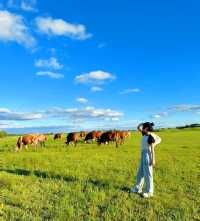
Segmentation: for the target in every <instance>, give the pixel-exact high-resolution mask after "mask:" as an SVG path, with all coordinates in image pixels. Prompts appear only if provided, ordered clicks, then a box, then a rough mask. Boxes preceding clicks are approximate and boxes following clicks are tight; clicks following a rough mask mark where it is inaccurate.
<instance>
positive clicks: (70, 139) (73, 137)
mask: <svg viewBox="0 0 200 221" xmlns="http://www.w3.org/2000/svg"><path fill="white" fill-rule="evenodd" d="M79 140H80V134H79V133H76V132H73V133H69V134H68V135H67V141H66V142H65V143H66V144H67V145H69V144H70V143H73V144H74V145H75V147H76V145H77V143H78V141H79Z"/></svg>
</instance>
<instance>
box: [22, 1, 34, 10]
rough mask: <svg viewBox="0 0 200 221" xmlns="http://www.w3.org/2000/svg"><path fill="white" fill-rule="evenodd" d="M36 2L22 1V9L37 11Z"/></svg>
mask: <svg viewBox="0 0 200 221" xmlns="http://www.w3.org/2000/svg"><path fill="white" fill-rule="evenodd" d="M36 3H37V1H36V0H22V1H21V9H22V10H24V11H37V9H36V7H35V6H36Z"/></svg>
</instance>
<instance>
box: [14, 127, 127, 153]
mask: <svg viewBox="0 0 200 221" xmlns="http://www.w3.org/2000/svg"><path fill="white" fill-rule="evenodd" d="M130 134H131V133H130V131H117V130H112V131H91V132H85V131H81V132H72V133H68V134H67V137H66V141H65V144H66V145H69V144H71V143H72V144H74V146H76V145H77V143H78V142H81V141H82V142H84V143H92V142H97V144H98V145H101V144H109V143H111V142H112V143H115V145H116V147H118V146H119V145H122V144H123V143H124V141H125V139H126V138H127V137H130ZM63 137H64V134H63V133H57V134H55V135H54V141H55V140H58V139H63ZM47 139H48V137H47V135H44V134H27V135H23V136H20V137H19V138H18V140H17V145H16V150H17V151H19V150H21V149H22V148H23V147H25V148H26V149H27V147H28V146H29V145H33V146H34V147H35V148H36V147H37V145H38V144H40V145H41V146H45V142H46V141H47Z"/></svg>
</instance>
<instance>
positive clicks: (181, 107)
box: [170, 104, 200, 112]
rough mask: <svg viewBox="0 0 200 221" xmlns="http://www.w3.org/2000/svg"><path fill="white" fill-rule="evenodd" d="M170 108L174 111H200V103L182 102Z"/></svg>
mask: <svg viewBox="0 0 200 221" xmlns="http://www.w3.org/2000/svg"><path fill="white" fill-rule="evenodd" d="M170 109H171V110H172V111H180V112H185V111H199V110H200V105H199V104H181V105H176V106H174V107H172V108H170Z"/></svg>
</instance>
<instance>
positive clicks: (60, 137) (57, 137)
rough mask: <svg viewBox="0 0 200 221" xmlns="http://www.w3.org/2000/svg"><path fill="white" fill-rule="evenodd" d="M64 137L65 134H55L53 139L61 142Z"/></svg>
mask: <svg viewBox="0 0 200 221" xmlns="http://www.w3.org/2000/svg"><path fill="white" fill-rule="evenodd" d="M62 137H63V134H62V133H57V134H54V137H53V139H54V140H59V139H62Z"/></svg>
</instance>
